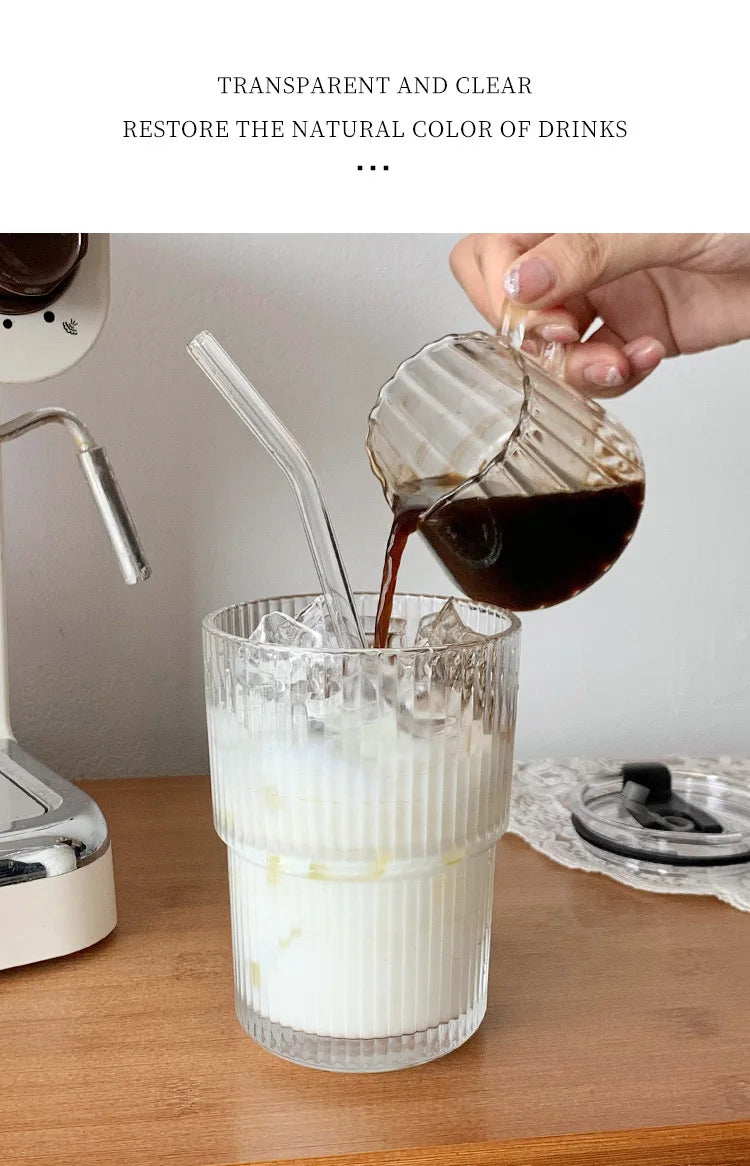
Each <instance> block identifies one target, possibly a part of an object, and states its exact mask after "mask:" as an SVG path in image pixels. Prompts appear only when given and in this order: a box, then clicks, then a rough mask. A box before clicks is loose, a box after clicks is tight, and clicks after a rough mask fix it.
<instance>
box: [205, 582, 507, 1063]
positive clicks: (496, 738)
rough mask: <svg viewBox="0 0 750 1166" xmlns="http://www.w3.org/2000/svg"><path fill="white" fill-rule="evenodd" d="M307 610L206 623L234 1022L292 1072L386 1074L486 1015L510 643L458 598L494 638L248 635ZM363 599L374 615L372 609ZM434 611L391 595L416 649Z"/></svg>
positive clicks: (224, 615) (301, 600) (501, 618)
mask: <svg viewBox="0 0 750 1166" xmlns="http://www.w3.org/2000/svg"><path fill="white" fill-rule="evenodd" d="M309 598H310V597H306V596H305V597H302V596H301V597H297V598H294V599H286V600H270V601H264V602H261V603H257V604H248V605H245V606H243V607H237V608H232V609H228V610H227V611H225V612H221V613H219V614H218V615H217V616H214V617H210V618H209V619H208V620H207V621H206V623H205V625H204V650H205V663H206V697H207V714H208V730H209V746H210V757H211V780H212V791H213V801H214V818H215V823H216V828H217V831H218V832H219V834H220V835H221V837H222V838H223V839H224V841H225V843H226V844H227V846H228V848H229V879H230V895H231V909H232V935H233V944H234V970H235V985H236V995H237V1008H238V1014H239V1016H240V1019H241V1020H242V1023H243V1024H244V1025H245V1027H246V1028H247V1029H248V1031H249V1032H251V1033H252V1035H254V1036H255V1037H256V1039H258V1040H260V1042H261V1043H263V1044H264V1045H266V1046H267V1047H269V1048H271V1049H273V1050H274V1051H276V1052H279V1053H281V1054H282V1055H284V1056H288V1057H290V1058H291V1059H293V1060H298V1061H302V1062H305V1063H309V1064H316V1065H320V1066H321V1067H327V1068H333V1069H335V1068H338V1069H350V1070H352V1069H365V1070H367V1069H369V1070H373V1069H386V1068H396V1067H399V1066H401V1065H406V1064H415V1063H419V1062H420V1061H424V1060H428V1059H431V1058H432V1057H434V1056H439V1055H440V1054H441V1053H445V1052H449V1051H450V1049H451V1048H454V1047H456V1045H457V1044H460V1043H461V1042H462V1041H463V1040H465V1039H466V1038H467V1037H468V1036H470V1035H471V1033H472V1032H473V1031H474V1029H475V1028H476V1026H477V1025H478V1024H479V1022H480V1021H481V1018H482V1016H483V1014H484V1009H485V1002H486V992H487V967H488V952H489V935H490V919H491V908H492V874H493V866H494V851H495V843H496V841H497V839H498V838H499V836H500V835H501V834H502V832H503V831H504V829H505V827H506V824H507V817H508V804H509V790H510V776H511V765H512V752H513V730H514V724H515V694H516V686H517V667H518V660H517V642H518V631H517V628H515V627H514V626H513V625H512V620H511V617H508V616H507V615H505V614H504V613H502V612H500V611H498V610H497V609H495V608H491V607H484V606H482V605H475V604H471V603H468V602H463V601H456V602H457V608H458V611H459V613H460V615H461V617H462V618H463V619H464V621H465V622H466V623H467V624H469V625H470V626H472V627H473V628H475V630H477V631H481V632H483V633H484V634H487V635H495V636H496V637H497V638H495V639H490V640H487V641H486V642H480V643H478V644H477V643H466V644H461V645H458V646H456V647H451V648H447V649H438V650H434V651H430V650H418V651H415V650H412V651H400V652H380V653H376V652H367V653H364V652H363V653H338V652H330V653H325V652H293V651H289V650H284V649H276V648H269V647H265V646H262V645H253V644H249V643H247V641H246V639H244V638H243V637H246V636H247V635H248V634H249V632H250V631H251V630H252V628H253V627H254V626H255V625H256V624H257V622H258V620H259V619H260V618H261V616H262V615H263V614H264V613H265V612H266V611H268V610H284V611H287V612H289V613H290V614H295V613H298V612H299V611H300V610H301V609H302V607H304V606H305V605H306V603H307V602H308V600H309ZM357 602H358V604H359V606H360V610H361V614H362V616H363V617H364V619H365V620H367V619H368V618H371V617H372V615H373V614H374V605H375V603H376V597H374V596H361V597H358V600H357ZM441 602H442V601H441V600H440V599H436V598H432V597H418V596H398V597H397V599H396V604H395V608H394V610H395V614H396V615H397V616H400V617H403V618H404V619H405V620H406V624H407V637H408V640H409V642H411V641H412V640H413V638H414V634H415V631H416V626H417V624H418V622H419V620H420V618H421V617H422V616H424V615H426V614H429V613H432V612H434V611H436V610H438V609H439V607H440V606H441ZM500 632H503V633H505V634H503V635H501V636H498V633H500ZM224 633H229V634H228V635H226V634H224ZM233 636H237V637H239V638H236V639H235V638H231V637H233Z"/></svg>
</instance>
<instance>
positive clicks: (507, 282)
mask: <svg viewBox="0 0 750 1166" xmlns="http://www.w3.org/2000/svg"><path fill="white" fill-rule="evenodd" d="M555 278H556V276H555V269H554V267H553V266H552V264H551V263H550V262H549V261H548V260H546V259H542V258H541V257H539V256H535V257H534V258H533V259H525V260H524V261H523V262H522V263H517V264H516V265H515V267H511V268H510V269H509V270H508V271H506V273H505V278H504V279H503V287H504V288H505V293H506V295H509V296H510V298H511V299H512V300H520V301H521V302H522V303H524V304H530V303H533V302H534V300H538V299H539V298H540V296H543V295H544V294H545V293H546V292H548V291H549V290H550V289H551V288H553V287H554V286H555Z"/></svg>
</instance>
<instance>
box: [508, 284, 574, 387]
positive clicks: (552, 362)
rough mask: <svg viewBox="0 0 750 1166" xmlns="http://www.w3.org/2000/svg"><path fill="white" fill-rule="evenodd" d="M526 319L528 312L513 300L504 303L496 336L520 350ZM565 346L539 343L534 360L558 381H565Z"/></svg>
mask: <svg viewBox="0 0 750 1166" xmlns="http://www.w3.org/2000/svg"><path fill="white" fill-rule="evenodd" d="M527 318H528V310H527V309H526V308H522V307H521V306H520V305H519V304H516V303H514V302H513V300H507V299H506V301H505V307H504V310H503V318H502V320H501V321H500V327H499V328H498V330H497V331H498V335H499V336H501V337H502V338H503V340H507V342H508V344H510V345H511V347H513V348H518V349H520V348H521V345H522V344H523V341H524V337H525V335H526V320H527ZM565 356H566V353H565V345H564V344H559V343H558V342H557V341H555V340H544V341H542V342H541V347H540V350H539V352H538V353H537V354H536V359H537V360H538V361H539V363H540V364H541V366H542V368H543V369H545V370H546V371H547V372H549V373H551V374H552V376H555V377H559V379H560V380H564V379H565Z"/></svg>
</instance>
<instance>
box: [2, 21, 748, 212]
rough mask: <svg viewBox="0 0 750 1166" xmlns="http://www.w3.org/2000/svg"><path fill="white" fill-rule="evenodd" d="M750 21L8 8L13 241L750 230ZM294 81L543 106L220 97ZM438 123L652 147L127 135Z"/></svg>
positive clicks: (6, 81) (6, 205) (6, 199)
mask: <svg viewBox="0 0 750 1166" xmlns="http://www.w3.org/2000/svg"><path fill="white" fill-rule="evenodd" d="M747 19H748V18H747V16H746V14H745V11H744V6H741V5H738V4H737V3H736V0H735V2H733V3H727V2H726V0H714V2H713V3H712V4H711V5H710V6H709V7H708V8H706V7H696V8H695V9H691V7H690V6H686V5H679V4H676V3H671V2H669V3H666V2H664V3H662V2H654V0H650V2H643V0H631V2H630V3H629V4H626V5H625V4H623V5H602V4H601V3H587V2H584V3H581V2H579V3H575V2H568V3H559V2H555V3H549V2H546V0H542V2H538V3H535V4H533V5H531V4H525V5H510V4H504V3H502V2H498V0H495V2H493V3H487V2H483V3H478V2H476V0H473V2H472V0H462V2H461V3H455V4H453V5H444V4H439V3H424V2H422V0H419V2H416V0H399V2H393V0H379V2H378V3H377V4H375V3H372V4H370V5H353V4H351V3H350V2H347V3H343V2H341V0H327V2H325V0H320V2H318V3H315V4H310V3H300V2H298V0H297V2H289V0H287V2H286V3H283V4H271V3H266V4H258V3H244V4H243V3H238V2H237V0H233V2H230V0H212V3H210V4H207V3H200V4H199V3H196V2H195V0H183V2H182V3H180V4H179V5H178V4H166V3H158V2H155V0H149V2H144V0H129V3H127V4H124V3H112V4H106V5H104V4H101V3H100V2H96V3H94V2H91V0H78V2H77V3H76V4H75V5H73V6H71V5H66V4H60V3H59V2H58V0H54V2H49V0H36V2H35V3H28V4H25V3H24V4H22V3H17V4H10V5H6V6H4V9H3V20H2V42H3V50H2V56H3V67H2V72H1V73H0V110H2V113H0V157H2V162H3V193H2V204H3V224H4V228H5V229H6V230H7V229H13V230H43V229H67V230H72V229H76V230H78V229H82V228H81V224H85V229H87V230H90V231H102V230H104V231H186V230H192V231H217V230H222V231H223V230H226V231H230V230H231V231H269V230H274V231H300V230H305V231H322V230H326V231H383V230H400V231H435V230H437V231H445V230H453V231H461V232H463V231H470V230H471V231H476V230H500V231H509V230H513V231H529V230H531V231H539V230H560V229H565V230H574V231H575V230H587V231H590V230H602V229H612V228H613V227H614V228H616V229H619V230H623V229H625V230H649V231H654V230H670V231H671V230H694V229H697V228H701V229H706V228H711V229H715V230H719V229H721V230H742V229H746V228H747V221H748V211H747V193H746V190H747V187H746V182H745V177H744V174H745V169H746V142H747V129H746V118H747V95H746V80H747V76H746V74H747V60H746V46H747V43H748V41H747V28H746V25H747ZM743 26H744V27H743ZM276 74H280V75H283V76H286V75H299V74H302V75H308V76H314V75H323V76H327V75H343V74H349V75H365V76H369V75H378V74H387V75H389V76H390V77H391V78H394V79H396V78H399V77H401V76H415V75H442V76H445V77H447V78H449V79H452V78H455V77H456V76H458V75H462V74H469V75H474V76H478V77H483V76H485V75H490V76H501V77H504V76H506V75H510V76H516V75H519V74H521V75H526V76H529V77H530V78H531V81H532V95H531V96H530V97H529V96H486V97H468V96H460V95H458V94H456V92H455V90H453V91H451V90H450V89H449V91H448V93H446V94H445V95H444V96H425V95H414V96H395V95H391V96H383V97H370V96H350V97H306V98H298V97H291V96H286V97H243V96H237V97H234V96H222V95H221V93H220V88H219V86H218V84H217V78H218V77H219V76H227V75H242V76H246V77H248V78H249V77H251V76H255V75H260V76H266V75H276ZM425 117H426V118H428V119H440V120H443V121H447V120H448V119H453V120H454V121H458V122H459V123H460V122H461V121H463V120H466V119H477V120H478V119H480V118H485V119H486V118H490V119H491V120H492V121H493V122H495V123H497V122H499V121H501V120H504V119H514V120H518V119H521V118H525V119H529V120H531V121H532V122H534V121H538V120H539V119H550V120H557V119H563V120H571V121H572V120H574V119H586V120H592V119H597V120H599V119H614V120H617V119H625V120H626V121H627V124H628V136H627V137H626V138H625V139H619V140H618V139H577V140H572V139H571V140H566V139H545V140H541V139H539V138H538V137H527V138H525V139H523V140H518V139H509V140H504V139H497V138H495V139H492V140H483V141H480V140H476V139H472V140H468V141H460V140H459V141H455V140H451V141H447V140H445V139H439V140H427V141H418V140H416V139H414V138H412V137H407V138H405V139H403V140H395V141H394V140H378V141H372V142H368V141H357V140H291V139H288V138H285V139H283V140H239V139H230V140H203V141H201V140H198V139H192V140H174V141H171V140H166V139H163V140H125V139H124V138H123V136H122V135H123V120H124V119H126V118H129V119H142V118H144V119H152V120H155V119H158V118H177V119H182V120H187V119H193V120H199V119H201V118H203V119H220V118H222V119H228V120H230V122H233V121H234V120H235V119H237V118H268V119H271V118H284V119H287V120H289V121H291V119H293V118H298V119H299V118H308V119H313V118H320V119H329V118H347V119H352V118H355V119H361V118H368V119H371V120H373V121H377V120H380V119H383V120H386V121H389V120H391V121H392V120H393V119H398V120H399V121H400V122H402V124H404V125H406V126H410V125H411V123H412V122H413V121H414V120H415V119H417V118H425ZM358 164H362V165H364V166H365V167H369V165H373V164H374V165H377V166H378V167H379V169H378V170H377V171H375V172H372V171H369V169H365V170H363V171H358V170H357V165H358ZM383 165H388V166H389V170H388V171H383V170H382V169H381V167H382V166H383Z"/></svg>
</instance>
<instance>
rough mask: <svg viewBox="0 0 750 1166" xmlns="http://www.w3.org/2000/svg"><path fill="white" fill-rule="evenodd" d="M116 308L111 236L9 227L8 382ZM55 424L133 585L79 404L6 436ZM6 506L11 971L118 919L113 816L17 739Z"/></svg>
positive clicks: (40, 376) (0, 365) (1, 252)
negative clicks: (11, 697)
mask: <svg viewBox="0 0 750 1166" xmlns="http://www.w3.org/2000/svg"><path fill="white" fill-rule="evenodd" d="M108 308H109V237H108V236H107V235H55V234H46V235H29V234H26V235H1V234H0V384H27V383H31V382H36V381H44V380H47V379H48V378H49V377H53V376H55V375H57V374H59V373H62V372H65V371H66V370H67V369H69V368H71V366H72V365H74V364H76V363H77V361H79V360H80V359H81V358H82V357H83V356H85V354H86V353H87V352H88V350H89V349H90V348H91V346H92V345H93V344H94V343H95V341H96V339H97V337H98V336H99V334H100V332H101V330H102V327H103V326H104V321H105V319H106V317H107V311H108ZM52 422H55V423H57V424H59V425H61V426H62V427H63V428H65V429H66V430H67V431H68V433H69V435H70V436H71V437H72V438H73V441H74V442H75V445H76V452H77V455H78V461H79V463H80V466H81V469H82V470H83V473H84V476H85V478H86V480H87V482H88V484H89V486H90V488H91V492H92V494H93V497H94V501H95V502H96V505H97V507H98V509H99V512H100V514H101V516H102V519H103V521H104V525H105V527H106V530H107V533H108V535H109V538H110V541H111V543H112V547H113V549H114V551H115V555H116V556H117V560H118V563H119V566H120V569H121V571H122V575H123V577H124V579H125V582H126V583H137V582H139V581H140V580H143V579H147V578H148V577H149V575H150V574H151V570H150V567H149V566H148V564H147V562H146V560H145V557H144V555H143V552H142V550H141V546H140V542H139V540H138V536H137V533H136V530H135V527H134V525H133V522H132V519H131V517H130V514H129V511H128V509H127V506H126V504H125V500H124V498H123V496H122V494H121V492H120V489H119V487H118V485H117V481H116V479H115V476H114V473H113V471H112V468H111V466H110V464H109V460H108V458H107V455H106V453H105V451H104V449H103V448H102V446H101V445H99V444H98V442H96V441H95V440H94V438H93V437H92V435H91V434H90V433H89V431H88V429H87V428H86V426H85V425H84V424H83V423H82V422H81V421H80V420H79V419H78V418H77V417H76V416H75V415H74V414H73V413H71V412H69V410H67V409H62V408H46V409H36V410H34V411H32V412H29V413H24V414H22V415H21V416H19V417H16V418H14V419H13V420H12V421H7V422H5V423H3V424H0V443H1V442H5V441H10V440H12V439H14V438H17V437H21V436H22V435H24V434H27V433H30V432H31V431H32V430H33V429H36V428H37V427H38V426H40V425H47V424H50V423H52ZM5 615H6V613H5V597H4V590H3V548H2V508H1V505H0V969H2V968H10V967H17V966H19V965H22V964H28V963H34V962H36V961H38V960H45V959H51V958H53V957H55V956H61V955H67V954H69V953H71V952H74V951H79V950H80V949H81V948H84V947H89V946H90V945H91V944H93V943H96V942H97V941H98V940H100V939H103V938H104V936H105V935H108V934H109V932H110V931H112V929H113V927H114V926H115V923H116V921H117V915H116V907H115V887H114V877H113V868H112V853H111V848H110V841H109V833H108V830H107V823H106V822H105V820H104V816H103V814H102V812H101V810H100V809H99V807H98V806H97V805H96V803H95V802H94V801H93V799H92V798H90V797H89V796H88V795H87V794H86V793H84V792H83V790H81V789H78V788H77V787H76V786H75V785H73V784H72V783H71V782H69V781H66V780H65V779H64V778H62V777H59V776H58V775H57V774H56V773H53V772H52V771H51V770H50V769H48V768H47V767H46V766H45V765H42V764H41V763H40V762H39V761H36V760H35V759H34V758H33V757H31V756H30V755H29V754H28V753H27V752H26V751H25V750H24V749H23V748H22V747H21V746H20V745H19V744H18V743H17V741H16V740H15V738H14V736H13V731H12V729H11V725H10V713H9V701H8V666H7V642H6V634H5V626H6V625H5Z"/></svg>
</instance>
